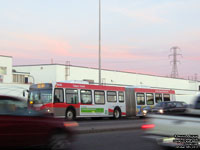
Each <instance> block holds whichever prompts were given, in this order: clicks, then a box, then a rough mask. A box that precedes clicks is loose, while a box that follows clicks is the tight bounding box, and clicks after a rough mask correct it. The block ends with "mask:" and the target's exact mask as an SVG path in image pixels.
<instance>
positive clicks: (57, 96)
mask: <svg viewBox="0 0 200 150" xmlns="http://www.w3.org/2000/svg"><path fill="white" fill-rule="evenodd" d="M63 102H64V95H63V89H55V91H54V103H63Z"/></svg>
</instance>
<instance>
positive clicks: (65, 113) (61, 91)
mask: <svg viewBox="0 0 200 150" xmlns="http://www.w3.org/2000/svg"><path fill="white" fill-rule="evenodd" d="M171 100H175V91H173V90H163V89H151V88H134V87H119V86H103V85H91V84H78V83H67V82H56V83H42V84H34V85H31V86H30V90H29V97H28V101H29V104H30V106H31V107H33V108H34V109H37V110H45V111H48V112H49V113H52V114H54V116H55V117H63V118H66V119H68V120H73V119H75V118H79V117H113V118H115V119H118V118H120V117H121V116H143V115H144V114H143V108H144V107H152V106H154V105H155V104H156V103H158V102H160V101H171Z"/></svg>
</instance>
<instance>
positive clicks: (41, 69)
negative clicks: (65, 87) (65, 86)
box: [13, 65, 57, 83]
mask: <svg viewBox="0 0 200 150" xmlns="http://www.w3.org/2000/svg"><path fill="white" fill-rule="evenodd" d="M13 68H14V69H15V70H16V71H17V72H28V73H30V75H31V76H32V77H33V78H34V83H44V82H45V83H49V82H53V81H56V80H57V76H56V75H57V72H56V70H57V65H34V66H18V67H16V66H15V67H13Z"/></svg>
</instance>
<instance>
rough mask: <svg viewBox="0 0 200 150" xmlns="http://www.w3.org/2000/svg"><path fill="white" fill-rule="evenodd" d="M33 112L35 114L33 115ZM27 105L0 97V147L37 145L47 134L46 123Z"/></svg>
mask: <svg viewBox="0 0 200 150" xmlns="http://www.w3.org/2000/svg"><path fill="white" fill-rule="evenodd" d="M34 112H35V113H34ZM42 119H43V118H41V117H40V116H39V115H38V112H36V111H33V110H32V111H31V110H28V109H27V103H26V102H22V101H20V100H18V99H15V98H12V97H3V98H2V97H0V141H1V142H0V146H29V145H38V144H40V143H41V141H43V138H44V136H46V135H45V134H47V133H48V132H47V129H48V126H47V122H44V121H45V120H43V121H41V120H42Z"/></svg>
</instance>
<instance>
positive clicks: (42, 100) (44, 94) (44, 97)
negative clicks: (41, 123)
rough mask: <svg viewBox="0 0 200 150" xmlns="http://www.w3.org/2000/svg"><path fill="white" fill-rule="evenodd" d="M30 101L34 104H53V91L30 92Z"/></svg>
mask: <svg viewBox="0 0 200 150" xmlns="http://www.w3.org/2000/svg"><path fill="white" fill-rule="evenodd" d="M29 100H30V101H33V104H47V103H51V102H52V90H51V89H48V90H47V89H41V90H31V91H29Z"/></svg>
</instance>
